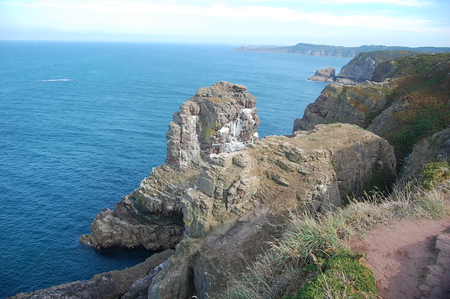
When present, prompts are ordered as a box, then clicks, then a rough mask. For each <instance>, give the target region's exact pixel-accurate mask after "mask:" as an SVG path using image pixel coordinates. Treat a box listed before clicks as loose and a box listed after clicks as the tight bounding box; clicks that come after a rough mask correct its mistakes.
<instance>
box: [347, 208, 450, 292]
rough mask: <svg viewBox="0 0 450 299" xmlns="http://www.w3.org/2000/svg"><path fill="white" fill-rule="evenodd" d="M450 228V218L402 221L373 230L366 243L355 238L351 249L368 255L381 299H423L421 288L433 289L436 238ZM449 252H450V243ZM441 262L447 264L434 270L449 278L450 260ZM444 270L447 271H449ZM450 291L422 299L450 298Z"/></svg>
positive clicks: (351, 241)
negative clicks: (431, 276)
mask: <svg viewBox="0 0 450 299" xmlns="http://www.w3.org/2000/svg"><path fill="white" fill-rule="evenodd" d="M449 228H450V217H447V218H445V219H442V220H439V221H435V220H427V219H423V220H418V221H406V220H402V221H397V222H395V223H394V224H393V225H392V226H391V227H386V226H384V227H379V228H377V229H375V230H373V231H372V232H371V234H370V235H369V236H368V237H367V238H366V239H365V240H359V239H358V238H352V239H351V240H350V246H351V248H352V250H354V251H359V252H362V253H365V254H366V264H367V266H368V267H369V268H371V269H372V271H373V273H374V275H375V278H376V281H377V289H378V295H379V296H380V297H381V298H383V299H403V298H404V299H409V298H421V296H422V295H423V294H422V291H421V289H422V290H428V291H430V290H431V291H432V290H433V286H427V284H430V282H429V280H430V279H429V278H428V277H426V274H427V273H428V272H427V271H426V269H427V266H429V265H434V264H435V263H436V258H437V254H438V253H439V250H438V249H436V247H435V244H436V237H437V236H438V235H439V234H442V233H443V232H445V231H448V229H449ZM441 244H443V243H442V242H441ZM445 246H447V245H445ZM441 247H442V246H441ZM448 249H449V253H450V242H449V244H448ZM449 257H450V256H449ZM439 260H443V261H445V263H446V264H445V265H440V266H439V267H435V268H436V269H439V271H440V270H443V271H442V275H443V274H445V273H447V274H449V275H450V264H449V263H448V261H447V260H446V259H441V258H440V259H439ZM441 268H446V269H447V272H446V271H444V270H445V269H441ZM423 284H425V286H424V285H423ZM421 285H422V287H421ZM419 287H420V289H419ZM427 287H430V289H427ZM449 288H450V284H448V285H447V286H445V289H444V291H441V293H440V294H431V295H429V294H428V295H427V294H426V295H427V297H423V298H429V299H431V298H450V293H449V290H448V289H449ZM442 292H445V293H442ZM434 293H436V292H434Z"/></svg>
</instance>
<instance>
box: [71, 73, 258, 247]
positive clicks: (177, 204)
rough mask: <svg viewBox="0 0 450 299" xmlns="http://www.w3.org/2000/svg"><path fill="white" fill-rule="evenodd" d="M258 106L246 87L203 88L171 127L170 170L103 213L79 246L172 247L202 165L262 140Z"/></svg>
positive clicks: (204, 179)
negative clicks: (184, 199)
mask: <svg viewBox="0 0 450 299" xmlns="http://www.w3.org/2000/svg"><path fill="white" fill-rule="evenodd" d="M255 104H256V99H255V97H253V96H252V95H251V94H250V93H249V92H248V91H247V88H246V87H245V86H242V85H237V84H231V83H228V82H219V83H217V84H214V85H213V86H211V87H208V88H201V89H199V90H198V91H197V93H196V94H195V95H194V96H193V97H192V98H191V99H190V100H189V101H187V102H185V103H184V104H183V105H182V106H181V107H180V112H178V113H175V114H174V117H173V121H172V122H171V123H170V125H169V131H168V133H167V158H166V161H167V162H166V165H163V166H160V167H157V168H155V169H154V170H153V171H152V173H151V174H150V176H149V177H148V178H146V179H144V180H143V181H142V182H141V185H140V187H139V188H138V189H137V190H136V191H134V192H133V193H131V194H129V195H127V196H125V197H124V199H123V200H122V201H121V202H119V203H117V204H116V205H115V206H114V211H111V210H109V209H105V210H103V211H102V212H101V213H99V214H98V215H97V217H95V219H94V221H93V222H92V225H91V232H92V233H91V234H87V235H84V236H82V237H81V238H80V241H81V242H82V243H83V244H86V245H90V246H93V247H95V248H96V249H102V248H110V247H115V246H120V247H124V248H130V249H131V248H136V247H145V248H146V249H151V250H161V249H167V248H173V247H174V246H175V245H176V244H178V243H179V242H180V240H181V238H182V236H183V232H184V225H183V209H184V208H185V205H184V204H183V203H182V201H181V200H180V199H181V198H182V197H183V196H184V194H185V190H186V189H188V188H191V187H192V186H194V185H195V184H196V183H197V180H198V178H199V176H200V173H202V170H201V168H200V167H199V165H200V164H202V163H205V161H209V160H210V159H213V158H214V157H215V156H216V155H217V154H220V153H228V152H233V151H236V150H239V149H242V148H244V147H245V146H246V145H248V144H251V143H253V142H254V141H256V140H258V134H257V128H258V126H259V123H260V121H259V118H258V116H257V115H256V111H257V110H256V108H255ZM180 168H181V169H182V170H179V169H180ZM226 175H227V174H223V176H224V177H225V176H226ZM205 182H208V178H207V176H202V179H201V181H200V182H199V184H200V186H204V185H205V184H206V183H205Z"/></svg>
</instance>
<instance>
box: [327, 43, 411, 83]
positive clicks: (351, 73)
mask: <svg viewBox="0 0 450 299" xmlns="http://www.w3.org/2000/svg"><path fill="white" fill-rule="evenodd" d="M418 54H420V53H419V52H412V51H374V52H363V53H359V54H358V55H356V56H355V58H353V59H352V60H351V61H350V62H349V63H347V64H346V65H344V67H343V68H342V69H341V71H340V72H339V74H338V75H337V76H336V80H335V81H336V82H339V83H342V84H349V85H354V84H358V83H361V82H364V81H366V80H368V81H374V80H373V79H372V77H373V75H374V73H375V72H376V68H377V66H378V65H379V64H380V63H383V62H386V61H392V60H394V59H397V58H400V57H404V56H411V55H418ZM388 66H389V64H383V69H385V68H388ZM391 71H392V70H391ZM381 73H384V72H381ZM381 73H380V72H376V77H377V79H378V80H375V81H378V82H382V81H384V80H379V79H381V75H380V74H381ZM384 79H385V78H384Z"/></svg>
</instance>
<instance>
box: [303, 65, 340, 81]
mask: <svg viewBox="0 0 450 299" xmlns="http://www.w3.org/2000/svg"><path fill="white" fill-rule="evenodd" d="M308 80H310V81H319V82H334V81H335V80H336V70H335V69H334V68H332V67H327V68H324V69H320V70H318V71H316V73H315V74H314V76H312V77H311V78H309V79H308Z"/></svg>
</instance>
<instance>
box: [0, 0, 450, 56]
mask: <svg viewBox="0 0 450 299" xmlns="http://www.w3.org/2000/svg"><path fill="white" fill-rule="evenodd" d="M0 40H97V41H143V42H193V43H195V42H202V43H205V42H206V43H233V44H249V45H255V44H260V45H294V44H296V43H300V42H304V43H314V44H327V45H340V46H360V45H367V44H375V45H398V46H412V47H417V46H450V1H448V0H278V1H277V0H275V1H274V0H239V1H235V0H218V1H206V0H191V1H187V0H129V1H126V0H0Z"/></svg>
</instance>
